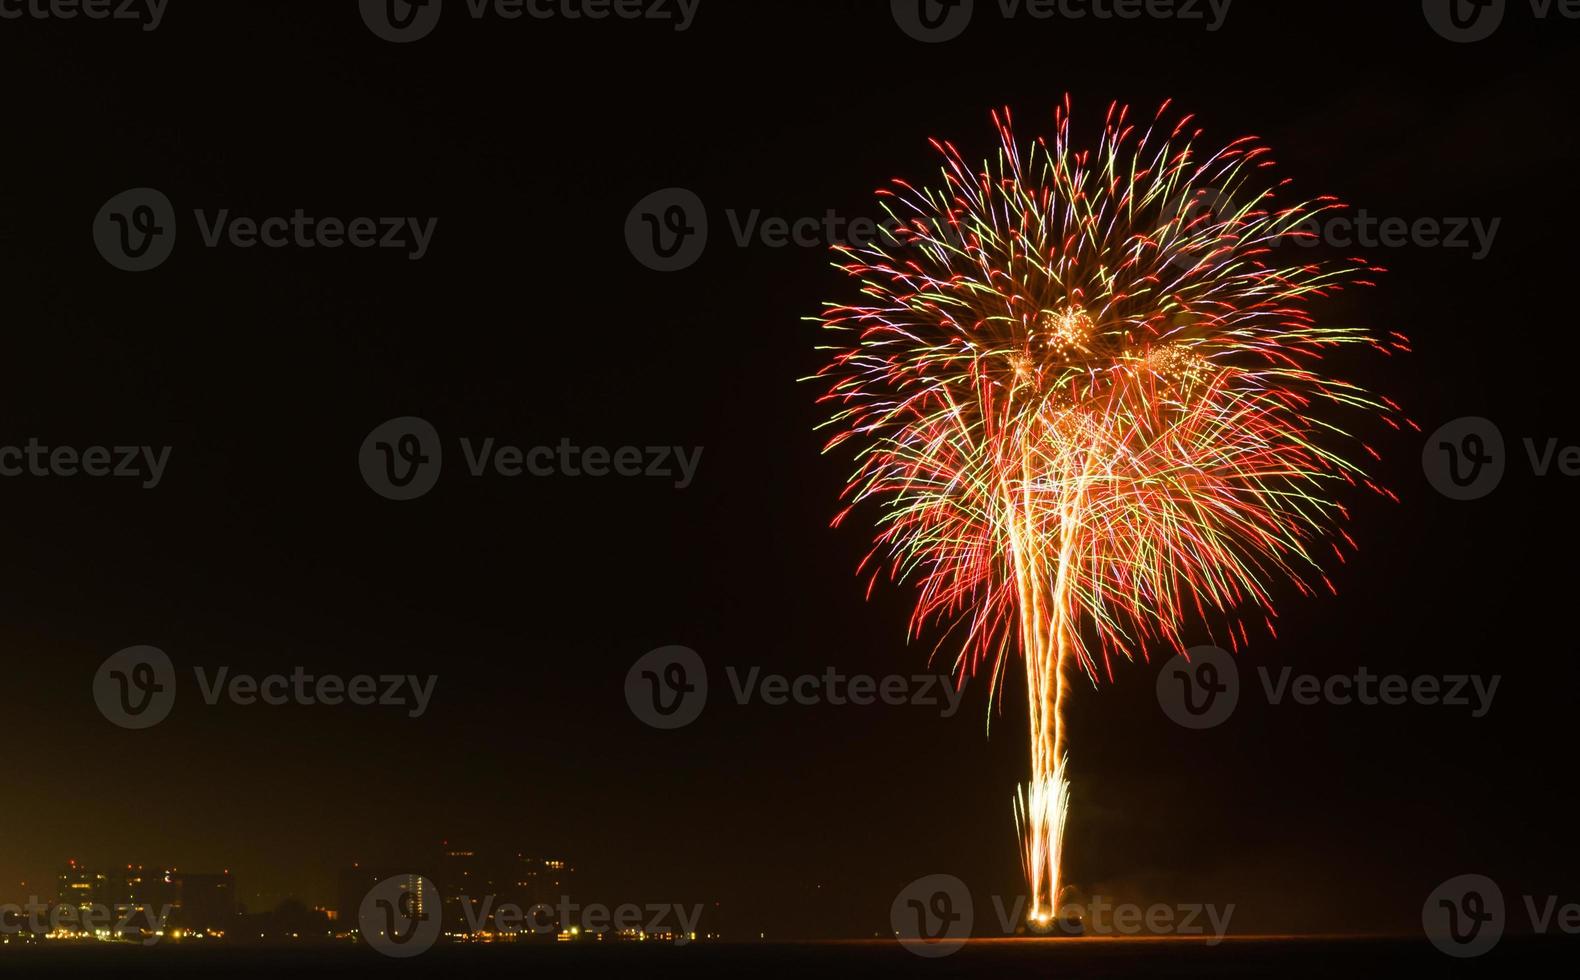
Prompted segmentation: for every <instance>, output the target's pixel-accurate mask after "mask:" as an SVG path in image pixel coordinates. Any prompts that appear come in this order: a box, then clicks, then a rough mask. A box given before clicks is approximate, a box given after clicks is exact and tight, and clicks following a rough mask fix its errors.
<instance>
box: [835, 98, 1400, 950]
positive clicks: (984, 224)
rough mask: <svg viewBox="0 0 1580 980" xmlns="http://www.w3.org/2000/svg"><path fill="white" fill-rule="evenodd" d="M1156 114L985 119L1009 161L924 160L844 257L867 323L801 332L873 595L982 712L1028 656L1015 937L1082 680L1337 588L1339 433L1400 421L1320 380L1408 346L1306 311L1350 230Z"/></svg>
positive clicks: (1046, 913)
mask: <svg viewBox="0 0 1580 980" xmlns="http://www.w3.org/2000/svg"><path fill="white" fill-rule="evenodd" d="M1167 109H1168V104H1167V103H1164V105H1163V107H1162V108H1160V109H1159V111H1158V113H1157V114H1156V116H1154V117H1153V119H1152V121H1151V122H1150V124H1142V125H1136V124H1133V123H1132V122H1131V120H1130V116H1129V111H1128V109H1125V108H1121V107H1119V106H1117V105H1115V106H1110V108H1109V111H1108V115H1107V119H1106V121H1105V124H1104V127H1103V134H1102V138H1101V140H1100V142H1099V143H1098V145H1097V146H1096V148H1095V150H1090V149H1080V148H1077V147H1076V146H1074V145H1072V142H1071V136H1070V105H1069V99H1068V98H1066V99H1065V102H1064V105H1063V106H1062V107H1060V108H1059V109H1058V110H1057V111H1056V112H1055V115H1054V123H1055V126H1054V130H1053V133H1054V135H1053V137H1052V142H1051V144H1050V143H1049V141H1047V140H1044V139H1039V140H1036V141H1034V142H1032V143H1030V144H1026V145H1022V144H1020V143H1018V142H1017V140H1016V138H1015V136H1014V133H1013V131H1012V127H1011V121H1010V116H1009V112H1008V110H1005V111H1004V112H1003V113H995V114H994V116H993V119H994V123H995V125H996V127H997V129H998V131H999V136H1000V140H1001V145H1000V148H999V150H998V152H997V155H996V158H995V159H994V160H992V161H990V162H987V163H984V164H982V165H980V166H979V167H977V168H972V167H971V166H969V165H968V164H967V163H966V161H965V159H964V158H963V157H962V155H961V154H960V153H959V152H958V151H957V150H956V149H955V147H954V146H953V145H951V144H949V143H944V142H939V141H936V140H935V141H933V146H934V147H935V148H936V149H937V150H938V152H939V153H940V154H941V155H942V157H943V167H942V171H941V177H942V182H941V184H939V185H937V186H934V187H917V186H913V185H912V184H909V183H906V182H904V181H899V180H896V181H895V182H894V185H893V187H892V188H890V189H886V190H882V191H880V192H879V194H880V196H881V197H882V198H883V200H884V207H885V209H886V210H887V211H888V214H889V217H890V218H891V227H892V229H893V230H891V231H889V232H887V233H886V235H885V237H884V238H883V239H882V240H881V241H879V242H878V243H876V244H873V245H870V246H861V247H845V246H841V248H840V251H841V253H842V259H843V260H842V262H841V263H840V266H839V267H840V268H843V269H844V270H845V271H846V272H848V273H850V274H851V275H852V276H854V277H856V278H858V279H859V280H860V281H861V293H862V299H861V300H860V301H859V302H857V303H855V304H838V305H834V304H830V305H828V306H827V307H826V309H825V312H824V315H823V316H822V318H821V322H822V324H823V326H824V327H825V328H826V329H827V330H829V331H830V332H831V334H830V335H831V337H832V341H831V342H830V343H829V344H828V345H826V346H824V347H823V348H822V349H823V350H827V351H829V352H831V360H830V362H829V363H828V364H827V366H826V367H824V369H823V370H822V371H821V372H819V375H818V378H819V379H821V380H822V381H823V382H824V383H826V385H827V392H826V394H824V395H823V396H822V398H821V401H822V402H824V403H825V404H827V405H828V406H830V410H831V412H832V416H831V418H830V420H829V421H828V422H827V423H825V424H826V426H828V427H830V428H832V429H833V430H834V434H833V436H832V438H831V439H830V441H829V443H828V448H829V449H832V448H834V447H836V446H839V445H841V444H844V443H849V444H851V445H852V446H853V447H854V453H855V460H856V469H855V473H854V474H853V476H852V478H851V480H850V483H849V485H848V487H847V488H846V491H845V495H844V496H845V499H846V503H847V506H846V507H845V509H844V510H843V511H841V513H840V514H839V516H838V517H836V518H835V521H834V523H835V524H836V525H837V524H839V523H840V522H841V521H842V520H843V519H844V518H845V516H846V515H848V514H849V513H850V511H851V509H853V508H854V507H855V506H856V505H857V504H859V503H861V502H863V501H874V502H876V503H877V504H878V505H879V512H878V518H877V535H876V542H875V546H874V549H873V551H872V552H871V553H869V555H868V556H867V559H866V560H864V561H863V563H862V570H863V572H864V573H866V574H869V575H870V577H871V579H872V581H870V582H869V585H868V591H869V593H870V591H871V588H872V584H873V583H874V582H875V581H876V578H877V577H878V576H879V575H880V574H882V571H883V567H884V566H886V567H887V569H888V573H889V575H890V577H891V578H893V579H896V580H911V581H913V582H914V583H915V584H916V587H917V590H918V597H917V602H916V607H915V610H914V614H913V617H912V621H911V632H912V634H913V635H914V634H915V633H916V632H918V631H919V630H920V629H921V628H922V627H923V626H924V625H925V624H926V623H928V622H932V621H940V622H944V623H947V624H948V625H949V629H948V630H947V631H946V632H945V637H944V639H945V640H947V639H948V638H949V637H950V636H951V635H957V637H958V639H959V641H960V652H959V654H958V656H957V658H956V660H955V663H954V669H955V671H956V672H957V673H958V674H960V675H961V676H962V677H964V676H968V675H975V674H978V673H980V672H982V671H990V672H991V677H992V687H993V690H994V692H995V698H996V699H997V700H999V701H1000V702H1001V701H1002V695H1003V683H1004V681H1005V679H1006V672H1007V670H1008V667H1009V665H1010V663H1012V658H1011V657H1010V654H1011V652H1012V651H1019V653H1020V654H1021V660H1022V662H1023V666H1024V668H1025V679H1026V688H1027V707H1028V718H1029V721H1030V732H1031V778H1030V780H1029V782H1028V783H1027V784H1026V785H1024V786H1022V787H1021V788H1020V790H1019V792H1018V793H1017V796H1016V800H1015V815H1016V820H1017V823H1018V824H1019V826H1020V835H1021V841H1022V845H1021V850H1022V860H1023V863H1024V870H1025V874H1026V879H1027V883H1028V886H1029V888H1030V898H1031V901H1030V905H1029V910H1030V914H1031V916H1032V918H1033V919H1034V921H1047V919H1048V918H1050V917H1051V915H1052V914H1053V912H1054V910H1055V909H1056V907H1057V903H1058V901H1059V899H1060V884H1061V880H1060V878H1061V867H1062V858H1063V855H1062V853H1061V847H1062V841H1063V829H1064V820H1065V814H1066V812H1067V809H1068V805H1069V799H1070V786H1069V781H1068V779H1067V778H1066V775H1065V774H1066V764H1067V756H1066V746H1065V741H1066V739H1065V731H1064V723H1063V715H1062V711H1063V706H1064V701H1065V698H1066V696H1067V693H1068V686H1069V684H1070V683H1071V681H1072V680H1073V677H1072V674H1073V673H1074V671H1076V670H1079V671H1080V672H1081V673H1082V674H1084V675H1085V676H1086V677H1087V678H1088V679H1089V681H1090V682H1091V683H1093V684H1096V683H1097V682H1098V681H1099V679H1100V678H1104V677H1106V678H1108V679H1109V680H1112V679H1113V664H1114V661H1115V659H1116V658H1117V657H1124V658H1126V659H1134V658H1135V657H1136V656H1137V655H1138V654H1139V655H1140V656H1142V657H1143V658H1144V657H1146V656H1147V654H1148V651H1149V649H1150V648H1152V647H1164V648H1171V649H1173V650H1181V651H1182V650H1184V649H1185V646H1186V644H1185V642H1184V637H1183V630H1184V629H1185V628H1186V627H1187V625H1188V624H1191V623H1201V624H1202V628H1204V629H1206V630H1208V631H1209V634H1212V633H1213V632H1214V631H1224V632H1226V633H1227V638H1228V641H1229V644H1230V645H1231V646H1232V647H1235V648H1238V646H1239V644H1240V643H1243V642H1245V641H1246V640H1247V639H1248V634H1247V631H1246V627H1245V618H1246V617H1247V616H1251V617H1255V618H1257V619H1260V620H1262V621H1263V622H1265V624H1266V626H1267V628H1268V629H1269V630H1270V631H1271V630H1272V628H1273V610H1272V598H1273V596H1272V593H1271V588H1272V586H1273V584H1274V583H1275V582H1276V581H1278V580H1287V581H1290V582H1293V583H1294V585H1295V587H1296V588H1298V589H1299V590H1300V591H1301V592H1302V593H1311V592H1313V591H1314V589H1313V583H1314V582H1315V581H1321V582H1322V583H1323V584H1324V585H1326V587H1327V588H1329V589H1332V585H1331V583H1330V582H1328V580H1327V578H1326V576H1324V575H1323V573H1322V570H1321V567H1320V565H1319V558H1320V557H1321V556H1322V554H1323V553H1324V552H1327V551H1331V553H1332V554H1333V555H1335V556H1337V558H1338V559H1339V560H1343V551H1341V549H1340V547H1339V541H1343V542H1345V543H1347V544H1348V545H1349V546H1351V547H1353V541H1350V539H1349V537H1348V535H1346V534H1345V533H1344V532H1343V530H1342V528H1341V526H1340V525H1341V524H1342V522H1343V520H1344V518H1345V516H1346V514H1345V511H1344V508H1343V506H1342V505H1341V504H1340V503H1339V502H1338V499H1337V498H1338V496H1340V492H1341V491H1347V490H1348V488H1350V487H1353V486H1356V485H1364V486H1368V487H1371V488H1372V489H1374V490H1377V491H1378V492H1380V493H1385V494H1387V493H1388V492H1387V491H1386V490H1382V489H1381V488H1379V487H1376V486H1375V485H1374V484H1372V483H1371V481H1370V480H1368V479H1367V477H1366V475H1365V473H1364V472H1363V470H1362V468H1361V467H1360V466H1359V465H1358V464H1356V463H1354V462H1352V461H1350V455H1351V453H1349V452H1348V450H1353V449H1354V448H1355V447H1357V446H1358V447H1359V448H1360V449H1361V450H1362V451H1363V453H1364V454H1365V455H1367V456H1371V457H1376V455H1377V454H1376V453H1375V452H1374V451H1373V450H1372V449H1371V448H1370V447H1369V446H1366V445H1365V444H1364V443H1362V442H1360V441H1359V439H1358V438H1356V437H1355V436H1352V435H1350V434H1349V433H1347V432H1346V431H1344V430H1343V429H1341V428H1340V427H1339V425H1338V422H1337V421H1336V419H1337V417H1339V416H1342V415H1344V414H1345V413H1347V412H1352V411H1353V410H1359V411H1360V412H1363V413H1367V414H1370V415H1372V416H1380V417H1381V418H1383V419H1384V420H1385V421H1387V422H1388V423H1389V424H1390V425H1393V426H1394V427H1395V428H1397V427H1398V425H1399V421H1400V420H1399V413H1398V410H1397V406H1395V405H1394V404H1393V403H1392V402H1390V401H1388V400H1387V399H1385V398H1379V397H1373V396H1370V395H1368V394H1367V393H1366V392H1364V391H1363V390H1361V389H1360V388H1358V387H1356V386H1354V385H1351V384H1348V383H1345V382H1344V381H1341V380H1339V379H1337V378H1333V377H1329V376H1327V375H1325V374H1324V373H1322V371H1321V368H1322V367H1323V363H1322V361H1323V358H1324V355H1325V354H1327V353H1328V352H1330V351H1331V350H1332V349H1333V348H1336V347H1341V346H1345V345H1369V346H1371V347H1373V348H1376V349H1378V350H1381V351H1384V352H1387V351H1391V350H1404V349H1406V345H1405V342H1404V339H1403V337H1401V336H1399V335H1397V334H1395V335H1390V336H1388V337H1386V338H1376V337H1373V336H1371V335H1369V334H1368V333H1367V332H1366V331H1364V330H1361V329H1358V328H1338V327H1326V326H1319V325H1318V324H1317V323H1316V321H1315V320H1314V318H1313V317H1312V315H1311V314H1310V313H1309V312H1308V311H1307V309H1306V304H1307V301H1308V300H1309V299H1311V298H1313V297H1320V296H1323V295H1326V294H1328V293H1330V292H1331V291H1333V290H1336V289H1338V288H1340V287H1341V286H1342V285H1344V284H1346V283H1354V284H1368V279H1367V277H1368V276H1369V275H1370V274H1371V273H1373V272H1376V271H1380V270H1378V269H1376V268H1375V267H1372V266H1368V265H1367V264H1366V263H1365V261H1364V260H1362V259H1351V260H1347V261H1345V262H1342V263H1336V264H1332V265H1327V264H1323V263H1316V262H1309V261H1302V260H1300V259H1301V257H1300V256H1297V255H1295V254H1292V253H1294V252H1296V251H1297V250H1296V249H1294V248H1291V247H1288V245H1289V244H1290V243H1291V242H1293V241H1294V240H1295V239H1299V238H1311V237H1313V236H1314V233H1313V232H1312V230H1311V227H1312V223H1313V219H1314V218H1316V217H1317V216H1318V215H1321V214H1322V213H1323V212H1326V211H1329V210H1332V209H1335V208H1340V207H1342V206H1343V205H1341V204H1340V203H1339V202H1338V201H1337V200H1335V199H1333V198H1329V197H1322V198H1317V199H1315V200H1310V201H1305V202H1301V203H1288V204H1275V203H1274V198H1275V196H1276V192H1277V191H1278V190H1280V189H1281V188H1282V186H1283V185H1282V184H1281V183H1279V184H1273V185H1271V186H1269V185H1268V184H1267V183H1266V182H1265V180H1258V178H1259V177H1260V176H1261V175H1262V174H1264V173H1265V172H1266V168H1268V167H1269V166H1270V165H1271V161H1270V160H1269V159H1268V150H1267V149H1266V148H1265V147H1263V146H1261V145H1259V144H1258V143H1257V142H1256V141H1255V140H1254V139H1252V138H1249V137H1247V138H1245V139H1241V140H1237V141H1235V142H1233V143H1230V144H1228V145H1227V146H1225V147H1223V148H1222V149H1219V150H1217V151H1216V152H1213V153H1212V154H1211V155H1205V154H1198V152H1197V151H1196V150H1195V148H1194V145H1193V144H1194V141H1195V140H1196V139H1197V138H1198V137H1199V136H1200V132H1199V131H1196V130H1192V129H1191V128H1190V125H1191V120H1190V117H1188V116H1187V117H1185V118H1183V119H1181V120H1180V121H1178V122H1177V123H1176V124H1174V125H1173V126H1172V127H1168V126H1167V124H1166V123H1165V122H1164V121H1163V120H1164V118H1165V115H1166V112H1167ZM1281 245H1283V246H1285V247H1282V248H1281V247H1280V246H1281ZM1388 495H1389V496H1392V494H1388ZM941 642H942V641H941Z"/></svg>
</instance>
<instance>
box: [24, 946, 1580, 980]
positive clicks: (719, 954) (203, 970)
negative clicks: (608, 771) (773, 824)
mask: <svg viewBox="0 0 1580 980" xmlns="http://www.w3.org/2000/svg"><path fill="white" fill-rule="evenodd" d="M1577 952H1580V943H1577V942H1575V941H1574V940H1572V939H1540V940H1533V939H1514V938H1510V939H1505V940H1504V941H1503V942H1502V943H1500V944H1499V945H1498V947H1497V948H1495V949H1493V950H1492V951H1491V952H1489V953H1487V954H1486V955H1484V956H1481V957H1479V958H1477V959H1473V960H1455V959H1452V958H1450V957H1448V956H1445V955H1443V954H1442V953H1440V952H1438V951H1437V950H1436V949H1434V948H1433V947H1432V946H1430V945H1428V944H1427V943H1426V942H1425V941H1424V940H1408V941H1407V940H1344V941H1331V940H1298V941H1277V942H1263V941H1248V940H1238V941H1231V942H1227V943H1224V944H1222V945H1219V946H1216V947H1208V946H1205V945H1201V944H1198V943H1160V942H1142V943H1125V942H1113V943H1082V942H1068V941H1066V942H1060V941H1051V942H1049V941H1040V942H1018V941H1008V942H991V943H972V944H969V945H967V946H966V947H965V948H963V949H961V950H959V951H958V952H955V953H953V954H952V955H949V956H947V957H942V958H939V959H924V958H921V957H918V956H916V955H914V954H912V953H910V952H908V951H906V950H905V949H902V948H901V947H899V946H898V945H896V944H894V943H889V942H874V943H808V944H793V945H791V944H786V945H774V944H758V945H744V944H743V945H728V944H696V945H692V946H687V947H682V948H676V947H673V946H664V945H658V944H653V943H643V944H619V945H614V944H611V945H608V946H593V945H590V944H579V945H576V946H569V945H564V946H529V947H522V946H515V947H505V946H492V947H475V946H474V947H450V948H444V947H440V948H435V949H433V950H430V951H429V952H427V953H425V954H423V955H422V956H419V957H416V958H414V959H410V960H391V959H387V958H384V957H382V956H379V955H378V954H377V953H374V952H372V951H371V950H368V949H364V948H361V947H353V946H346V947H302V948H247V947H240V948H208V949H196V948H192V947H181V948H175V947H167V948H155V949H139V948H131V947H60V948H31V947H30V948H25V949H15V948H13V949H0V973H3V974H5V975H7V976H28V977H66V976H131V977H143V976H146V977H163V976H180V977H186V976H211V977H216V978H220V977H281V976H284V977H295V976H302V975H319V974H325V975H327V974H331V973H333V974H337V975H340V976H347V977H360V976H374V977H378V976H390V977H430V976H431V977H496V976H497V977H503V976H511V977H519V978H523V980H527V978H531V980H537V978H543V977H589V978H592V977H618V978H643V977H662V978H668V977H675V978H680V977H689V978H711V977H721V978H722V977H730V978H736V977H741V978H745V977H761V976H770V977H780V976H783V977H789V976H795V977H801V978H820V977H825V976H860V977H865V978H871V977H891V976H892V977H1005V978H1012V977H1027V978H1030V977H1058V978H1067V977H1068V978H1080V977H1099V978H1102V977H1193V978H1194V977H1202V978H1209V977H1267V978H1275V980H1281V978H1286V977H1321V978H1323V980H1369V978H1373V977H1377V978H1388V980H1393V978H1398V980H1406V978H1415V977H1462V976H1463V977H1471V976H1474V977H1481V976H1485V977H1508V978H1511V980H1512V978H1521V980H1523V978H1528V977H1529V978H1534V977H1540V976H1549V975H1550V976H1573V975H1574V973H1575V967H1576V965H1577V964H1580V957H1577V956H1576V953H1577Z"/></svg>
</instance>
